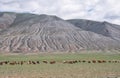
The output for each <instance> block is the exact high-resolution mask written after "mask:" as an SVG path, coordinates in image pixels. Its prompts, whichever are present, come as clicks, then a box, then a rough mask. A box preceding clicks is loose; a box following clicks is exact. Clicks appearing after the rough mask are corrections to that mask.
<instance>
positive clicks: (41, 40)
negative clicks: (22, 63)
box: [0, 12, 120, 52]
mask: <svg viewBox="0 0 120 78" xmlns="http://www.w3.org/2000/svg"><path fill="white" fill-rule="evenodd" d="M98 23H99V26H98ZM119 28H120V26H118V25H114V24H109V23H106V22H93V21H85V20H69V21H66V20H63V19H61V18H59V17H57V16H51V15H44V14H42V15H34V14H29V13H22V14H20V13H9V12H2V13H0V52H56V51H57V52H66V51H69V52H72V51H78V52H80V51H81V50H104V49H105V50H111V49H115V50H119V49H120V42H119V41H120V34H119V32H120V31H119Z"/></svg>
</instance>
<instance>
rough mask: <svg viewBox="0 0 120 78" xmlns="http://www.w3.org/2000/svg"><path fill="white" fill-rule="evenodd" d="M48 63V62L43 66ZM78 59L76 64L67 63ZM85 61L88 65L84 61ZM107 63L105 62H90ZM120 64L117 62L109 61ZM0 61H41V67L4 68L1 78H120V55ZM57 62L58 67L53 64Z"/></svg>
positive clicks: (4, 58)
mask: <svg viewBox="0 0 120 78" xmlns="http://www.w3.org/2000/svg"><path fill="white" fill-rule="evenodd" d="M43 60H46V61H47V62H48V63H47V64H46V63H43ZM67 60H69V61H70V60H76V61H78V60H79V61H80V60H81V62H77V63H74V64H68V63H66V64H64V63H63V61H67ZM82 60H85V61H86V62H82ZM92 60H96V61H97V60H105V61H106V62H105V63H98V62H96V63H93V62H90V63H88V61H92ZM115 60H116V61H118V62H117V63H115V62H112V63H110V62H109V61H115ZM0 61H10V62H12V61H39V62H40V64H27V63H26V64H23V65H9V64H8V65H0V78H120V62H119V61H120V54H108V53H86V54H85V53H82V54H79V53H66V54H38V55H31V54H30V55H24V54H19V55H5V54H1V55H0ZM50 61H55V62H56V63H55V64H50V63H49V62H50Z"/></svg>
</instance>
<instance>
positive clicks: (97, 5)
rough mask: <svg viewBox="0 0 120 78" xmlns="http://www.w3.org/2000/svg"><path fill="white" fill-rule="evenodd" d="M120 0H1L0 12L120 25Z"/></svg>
mask: <svg viewBox="0 0 120 78" xmlns="http://www.w3.org/2000/svg"><path fill="white" fill-rule="evenodd" d="M119 8H120V0H0V11H12V12H30V13H35V14H49V15H57V16H59V17H61V18H64V19H74V18H77V19H90V20H97V21H109V22H112V23H116V24H120V15H119V14H120V10H119Z"/></svg>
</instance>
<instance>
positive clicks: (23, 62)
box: [0, 60, 120, 66]
mask: <svg viewBox="0 0 120 78" xmlns="http://www.w3.org/2000/svg"><path fill="white" fill-rule="evenodd" d="M41 63H44V64H56V63H63V64H75V63H120V60H112V61H106V60H91V61H86V60H69V61H63V62H57V61H46V60H44V61H0V66H1V65H23V64H28V65H30V64H33V65H36V64H41Z"/></svg>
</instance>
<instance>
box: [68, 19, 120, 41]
mask: <svg viewBox="0 0 120 78" xmlns="http://www.w3.org/2000/svg"><path fill="white" fill-rule="evenodd" d="M67 21H68V22H70V23H72V24H73V25H75V26H77V27H79V28H81V29H83V30H86V31H91V32H95V33H98V34H102V35H104V36H108V37H111V38H112V39H115V40H118V41H120V25H116V24H111V23H108V22H96V21H91V20H83V19H71V20H67Z"/></svg>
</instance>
